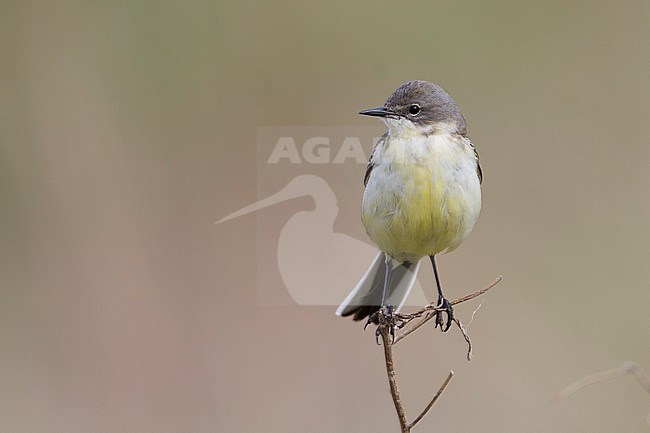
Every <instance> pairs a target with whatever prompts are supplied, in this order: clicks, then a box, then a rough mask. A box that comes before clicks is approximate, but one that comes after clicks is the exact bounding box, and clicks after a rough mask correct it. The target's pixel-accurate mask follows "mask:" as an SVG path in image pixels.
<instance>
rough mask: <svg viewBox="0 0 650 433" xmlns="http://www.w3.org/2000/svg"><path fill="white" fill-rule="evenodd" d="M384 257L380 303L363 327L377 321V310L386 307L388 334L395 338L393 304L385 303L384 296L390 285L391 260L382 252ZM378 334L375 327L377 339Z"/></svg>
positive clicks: (385, 296) (386, 295)
mask: <svg viewBox="0 0 650 433" xmlns="http://www.w3.org/2000/svg"><path fill="white" fill-rule="evenodd" d="M384 258H385V260H386V274H385V275H384V288H383V290H382V292H381V304H380V305H379V310H377V311H375V312H374V313H373V314H371V315H370V317H368V321H367V322H366V326H364V329H365V328H366V327H367V326H368V325H369V324H370V323H378V317H377V316H378V315H379V312H380V311H381V310H382V309H383V308H384V307H386V311H385V317H386V320H387V321H388V324H389V326H390V334H391V335H392V336H393V338H395V325H394V322H393V306H392V305H386V298H387V297H388V288H389V287H390V277H391V275H392V273H393V260H392V259H391V258H390V257H388V255H387V254H386V253H384ZM379 335H380V332H379V327H377V330H376V331H375V337H376V338H377V339H378V338H379Z"/></svg>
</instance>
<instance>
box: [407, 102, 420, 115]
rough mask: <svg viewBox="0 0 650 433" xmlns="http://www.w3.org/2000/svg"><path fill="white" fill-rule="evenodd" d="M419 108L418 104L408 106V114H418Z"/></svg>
mask: <svg viewBox="0 0 650 433" xmlns="http://www.w3.org/2000/svg"><path fill="white" fill-rule="evenodd" d="M420 110H421V108H420V106H419V105H418V104H413V105H411V106H410V107H409V114H410V115H411V116H417V115H418V114H420Z"/></svg>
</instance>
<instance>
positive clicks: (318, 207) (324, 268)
mask: <svg viewBox="0 0 650 433" xmlns="http://www.w3.org/2000/svg"><path fill="white" fill-rule="evenodd" d="M303 196H310V197H312V199H313V200H314V203H315V208H314V209H312V210H309V211H300V212H297V213H295V214H294V215H292V216H291V218H289V220H288V221H287V222H286V223H285V225H284V227H283V228H282V230H281V233H280V236H279V241H278V247H277V266H278V270H279V273H280V276H281V277H282V281H283V282H284V285H285V287H286V289H287V291H288V292H289V294H290V295H291V297H292V299H293V300H294V301H295V302H296V303H297V304H298V305H338V304H340V303H341V301H342V300H343V299H344V298H345V297H346V296H347V295H348V293H349V292H350V290H351V288H353V287H354V286H355V285H356V283H357V282H358V281H359V278H360V277H361V276H362V275H363V274H364V273H365V272H366V270H367V265H368V263H370V262H375V261H377V257H378V256H379V255H380V254H381V253H380V252H378V251H377V249H376V247H374V246H372V245H371V244H369V243H366V242H363V241H360V240H359V239H357V238H355V237H353V236H349V235H347V234H344V233H337V232H335V231H334V221H335V219H336V217H337V215H338V212H339V208H338V206H337V198H336V194H335V193H334V191H333V190H332V188H331V187H330V185H329V184H328V183H327V182H326V181H325V180H324V179H323V178H322V177H319V176H316V175H312V174H306V175H299V176H296V177H294V178H293V179H291V181H289V183H287V185H286V186H284V187H283V188H282V189H281V190H280V191H278V192H276V193H275V194H272V195H270V196H268V197H266V198H263V199H261V200H259V201H257V202H255V203H253V204H250V205H248V206H245V207H243V208H242V209H239V210H238V211H236V212H233V213H231V214H229V215H227V216H225V217H223V218H221V219H220V220H219V221H217V222H216V224H223V223H225V222H227V221H230V220H233V219H236V218H239V217H241V216H244V215H246V214H250V213H251V212H257V211H261V210H262V209H264V208H267V207H269V206H274V205H280V204H281V203H283V202H286V201H288V200H292V199H294V198H298V197H303ZM414 271H415V273H417V269H416V270H414ZM427 302H428V301H427V298H426V296H425V295H424V292H423V290H422V287H421V286H420V284H419V283H418V282H417V281H416V282H415V285H414V287H413V289H412V291H411V294H410V296H409V300H408V304H409V305H423V304H426V303H427Z"/></svg>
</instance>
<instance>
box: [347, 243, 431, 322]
mask: <svg viewBox="0 0 650 433" xmlns="http://www.w3.org/2000/svg"><path fill="white" fill-rule="evenodd" d="M419 268H420V261H417V262H416V263H411V262H404V263H401V264H400V265H398V266H395V267H394V268H393V272H392V274H391V279H390V286H389V287H388V293H387V295H386V304H387V305H392V306H393V307H395V309H396V310H399V308H400V307H401V306H402V305H403V304H404V301H406V298H407V297H408V295H409V293H410V291H411V289H412V288H413V285H414V284H415V280H416V278H417V275H418V269H419ZM385 275H386V261H385V260H384V254H383V253H382V252H379V253H378V254H377V255H376V256H375V259H374V260H373V261H372V264H371V265H370V268H369V269H368V271H367V272H366V274H365V275H364V276H363V277H362V278H361V281H359V284H357V286H356V287H355V288H354V290H352V292H350V294H349V295H348V297H347V298H345V300H344V301H343V302H342V303H341V305H340V306H339V308H338V309H337V310H336V315H337V316H343V317H346V316H352V318H353V319H354V320H363V319H365V318H366V317H368V316H370V315H372V314H373V313H374V312H375V311H377V310H379V308H380V304H381V295H382V291H383V289H384V278H385Z"/></svg>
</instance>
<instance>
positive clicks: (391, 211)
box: [362, 140, 481, 262]
mask: <svg viewBox="0 0 650 433" xmlns="http://www.w3.org/2000/svg"><path fill="white" fill-rule="evenodd" d="M397 144H399V143H397ZM397 144H396V143H391V145H390V146H389V147H388V150H387V152H388V151H391V150H392V152H393V153H392V154H388V155H383V156H384V161H385V163H381V164H378V165H377V166H376V167H375V168H374V169H373V171H372V173H371V176H370V179H369V180H368V184H367V186H366V191H365V193H364V199H363V204H362V220H363V223H364V226H365V228H366V231H367V232H368V235H369V236H370V238H371V239H372V240H373V242H375V243H376V244H377V246H379V248H380V249H381V250H382V251H384V252H385V253H387V254H388V255H389V256H391V257H393V258H394V259H396V260H397V261H400V262H401V261H416V260H418V259H420V258H421V257H423V256H427V255H433V254H437V253H440V252H442V251H445V250H447V251H451V250H453V249H455V248H457V247H458V246H459V245H460V243H461V242H462V241H463V240H464V239H465V238H466V237H467V236H468V235H469V233H470V232H471V230H472V228H473V226H474V223H475V222H476V219H477V218H478V213H479V211H480V206H481V195H480V183H479V180H478V177H477V175H476V159H475V157H474V155H473V152H471V153H470V152H464V151H462V150H463V149H462V147H459V146H458V144H457V143H451V144H450V143H447V142H445V141H444V140H443V141H440V140H438V142H436V143H435V145H433V147H432V145H431V142H423V143H421V144H420V146H421V147H422V146H423V147H424V152H418V149H417V145H416V148H415V150H414V149H413V143H412V142H409V143H408V144H409V147H404V146H402V148H399V146H397ZM391 147H392V148H393V149H391ZM420 150H422V149H420Z"/></svg>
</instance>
